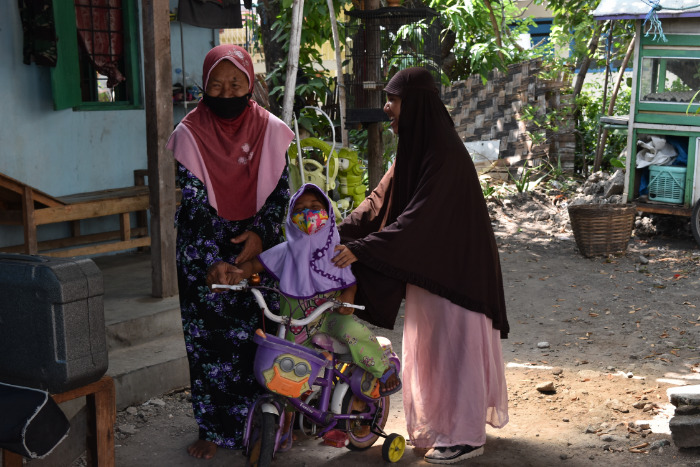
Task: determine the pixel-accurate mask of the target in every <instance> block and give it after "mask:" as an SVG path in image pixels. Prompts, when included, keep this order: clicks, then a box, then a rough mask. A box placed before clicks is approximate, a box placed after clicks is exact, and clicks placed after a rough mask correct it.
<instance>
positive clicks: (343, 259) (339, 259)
mask: <svg viewBox="0 0 700 467" xmlns="http://www.w3.org/2000/svg"><path fill="white" fill-rule="evenodd" d="M335 251H337V252H338V254H337V255H335V256H334V257H333V260H332V261H333V264H335V265H336V266H337V267H339V268H346V267H348V266H350V265H351V264H352V263H354V262H355V261H357V256H355V254H354V253H353V252H352V251H350V248H348V247H346V246H345V245H336V247H335Z"/></svg>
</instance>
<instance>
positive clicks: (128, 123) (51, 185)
mask: <svg viewBox="0 0 700 467" xmlns="http://www.w3.org/2000/svg"><path fill="white" fill-rule="evenodd" d="M17 5H18V3H17V2H16V1H3V2H0V83H2V84H3V86H4V89H5V91H3V92H2V96H3V99H2V107H3V112H2V117H0V121H1V124H0V172H2V173H4V174H6V175H8V176H10V177H12V178H14V179H17V180H19V181H21V182H23V183H26V184H28V185H31V186H32V187H34V188H36V189H38V190H40V191H43V192H45V193H48V194H49V195H52V196H64V195H68V194H73V193H82V192H89V191H96V190H103V189H108V188H119V187H124V186H130V185H133V184H134V170H136V169H145V168H147V154H146V113H145V109H143V108H139V109H133V110H112V111H74V110H72V109H67V110H59V111H56V110H54V109H53V100H52V94H51V71H50V69H49V68H47V67H42V66H37V65H36V64H33V63H32V64H30V65H25V64H24V63H23V62H22V59H23V58H22V48H23V33H22V24H21V22H20V16H19V10H18V6H17ZM171 5H174V6H176V5H177V0H171ZM139 6H140V3H139ZM139 11H140V9H139ZM140 22H141V18H140V17H139V24H140ZM139 30H141V28H139ZM171 30H176V31H177V34H174V37H173V40H172V41H171V47H172V48H173V49H174V51H173V52H172V55H173V70H174V69H175V68H178V67H181V66H182V59H181V57H183V56H184V57H185V60H186V62H185V63H186V69H187V68H189V69H191V70H192V71H193V76H195V77H196V76H199V82H200V83H201V68H202V61H203V59H204V54H205V53H206V51H208V50H209V49H210V48H211V47H212V44H213V42H212V41H213V40H218V31H217V32H216V34H214V33H213V32H212V30H210V29H202V28H195V27H192V26H189V25H183V30H184V31H185V34H184V35H183V37H184V38H185V41H184V44H185V53H184V54H182V53H181V52H180V50H181V42H180V36H179V30H180V28H179V25H175V23H172V26H171ZM176 57H177V59H176ZM173 74H175V72H173ZM141 77H142V78H143V68H142V71H141ZM142 89H143V88H142ZM182 116H184V112H181V114H180V115H179V117H178V116H177V115H176V116H175V120H174V121H175V122H177V121H179V119H180V118H182ZM115 226H118V222H117V220H116V218H115V219H111V218H109V219H97V220H90V221H83V222H82V225H81V228H82V230H83V231H84V233H93V232H99V231H102V230H107V229H109V230H113V229H115ZM67 232H68V225H51V226H40V228H39V231H38V237H39V241H43V240H48V239H52V238H56V237H57V236H59V235H65V234H66V233H67ZM22 242H23V234H22V229H21V227H17V226H4V225H3V226H0V247H2V246H10V245H17V244H21V243H22Z"/></svg>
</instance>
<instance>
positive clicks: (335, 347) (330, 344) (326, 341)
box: [311, 332, 350, 355]
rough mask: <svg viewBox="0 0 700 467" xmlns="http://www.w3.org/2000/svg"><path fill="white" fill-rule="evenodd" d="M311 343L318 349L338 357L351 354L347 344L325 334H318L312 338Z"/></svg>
mask: <svg viewBox="0 0 700 467" xmlns="http://www.w3.org/2000/svg"><path fill="white" fill-rule="evenodd" d="M311 342H312V343H313V344H314V345H315V346H316V347H318V348H321V349H323V350H327V351H329V352H333V353H334V354H337V355H342V354H347V353H350V349H349V348H348V345H347V344H346V343H345V342H341V341H339V340H338V339H336V338H335V337H332V336H331V335H330V334H326V333H325V332H317V333H316V334H314V335H313V337H312V338H311Z"/></svg>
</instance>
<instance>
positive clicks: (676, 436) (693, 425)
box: [668, 415, 700, 448]
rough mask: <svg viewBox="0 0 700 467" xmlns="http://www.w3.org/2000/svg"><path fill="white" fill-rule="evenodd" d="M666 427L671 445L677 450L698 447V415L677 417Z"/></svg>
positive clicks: (699, 441)
mask: <svg viewBox="0 0 700 467" xmlns="http://www.w3.org/2000/svg"><path fill="white" fill-rule="evenodd" d="M668 425H669V428H670V429H671V439H673V444H675V445H676V446H678V447H679V448H694V447H700V415H678V416H675V417H673V418H671V421H670V422H669V423H668Z"/></svg>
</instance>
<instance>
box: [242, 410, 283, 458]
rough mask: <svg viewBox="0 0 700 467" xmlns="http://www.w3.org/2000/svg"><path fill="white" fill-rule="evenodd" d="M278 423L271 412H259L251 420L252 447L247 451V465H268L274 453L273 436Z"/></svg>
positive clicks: (275, 433)
mask: <svg viewBox="0 0 700 467" xmlns="http://www.w3.org/2000/svg"><path fill="white" fill-rule="evenodd" d="M278 428H279V423H278V422H277V416H276V415H275V414H272V413H267V412H259V413H258V414H256V416H255V420H253V438H252V440H251V441H252V448H251V449H250V451H249V453H248V462H247V465H249V466H251V467H269V466H270V464H271V463H272V456H273V455H274V453H275V437H276V435H277V429H278Z"/></svg>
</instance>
